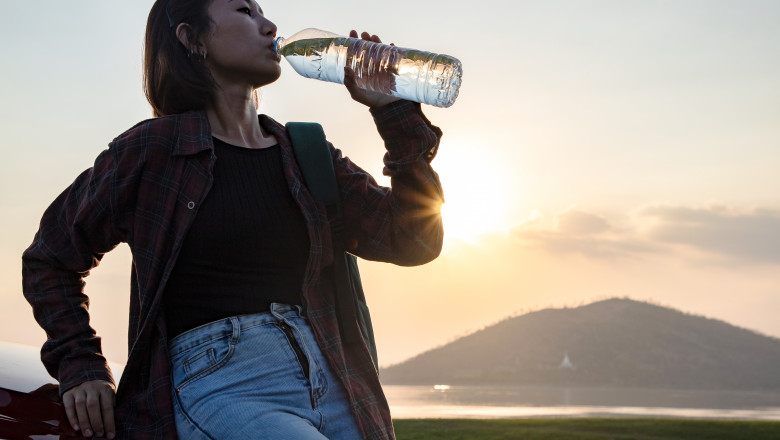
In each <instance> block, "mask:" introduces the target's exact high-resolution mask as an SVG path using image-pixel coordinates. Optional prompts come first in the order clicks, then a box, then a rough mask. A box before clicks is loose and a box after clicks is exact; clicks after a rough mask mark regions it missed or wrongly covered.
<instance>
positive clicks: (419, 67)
mask: <svg viewBox="0 0 780 440" xmlns="http://www.w3.org/2000/svg"><path fill="white" fill-rule="evenodd" d="M279 53H280V54H281V55H283V56H284V57H285V58H286V59H287V61H288V62H289V63H290V65H292V67H293V68H294V69H295V71H296V72H298V73H299V74H301V75H303V76H305V77H307V78H315V79H320V80H324V81H330V82H336V83H341V84H343V83H344V67H345V66H349V67H351V68H352V69H353V70H354V71H355V73H356V76H357V81H358V86H359V87H361V88H364V89H367V90H372V91H376V92H380V93H384V94H387V95H393V96H397V97H399V98H403V99H410V100H413V101H418V102H424V103H427V104H431V105H435V106H438V107H449V106H450V105H452V103H453V102H454V101H455V98H456V97H457V95H458V88H459V86H460V80H461V75H462V71H461V65H460V62H459V61H458V60H457V59H455V58H453V57H450V56H448V55H437V54H433V53H430V52H424V51H418V50H413V49H405V48H400V47H394V46H389V45H384V44H371V43H370V42H367V41H365V40H361V39H357V38H349V37H338V38H311V39H302V40H297V41H293V42H291V43H289V44H287V45H285V46H283V47H282V48H281V49H280V50H279Z"/></svg>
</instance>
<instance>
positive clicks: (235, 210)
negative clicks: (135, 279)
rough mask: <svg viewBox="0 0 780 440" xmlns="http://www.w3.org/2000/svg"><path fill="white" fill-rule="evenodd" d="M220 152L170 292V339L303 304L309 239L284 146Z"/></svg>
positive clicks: (221, 145)
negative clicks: (290, 181)
mask: <svg viewBox="0 0 780 440" xmlns="http://www.w3.org/2000/svg"><path fill="white" fill-rule="evenodd" d="M214 147H215V154H216V156H217V161H216V164H215V165H214V182H213V184H212V187H211V189H210V190H209V193H208V195H207V196H206V199H205V200H204V201H203V203H202V204H201V206H200V208H199V210H198V213H197V215H196V217H195V220H194V222H193V224H192V227H191V228H190V230H189V231H188V233H187V236H186V237H185V240H184V244H183V245H182V249H181V253H180V254H179V256H178V259H177V261H176V265H175V267H174V269H173V272H172V274H171V277H170V279H169V280H168V283H167V284H166V288H165V293H164V298H163V302H164V310H165V320H166V323H167V326H168V336H169V338H173V337H174V336H176V335H178V334H180V333H183V332H185V331H187V330H190V329H192V328H195V327H197V326H200V325H202V324H206V323H209V322H212V321H215V320H218V319H221V318H226V317H229V316H235V315H243V314H250V313H258V312H263V311H267V310H268V307H269V305H270V303H272V302H280V303H285V304H301V287H302V284H303V275H304V271H305V269H306V263H307V260H308V257H309V236H308V232H307V228H306V222H305V220H304V217H303V214H302V213H301V211H300V208H299V207H298V205H297V204H296V203H295V200H293V198H292V195H291V193H290V190H289V188H288V186H287V181H286V180H285V177H284V170H283V167H282V158H281V150H280V147H279V145H275V146H273V147H269V148H262V149H249V148H242V147H237V146H233V145H230V144H227V143H225V142H222V141H220V140H219V139H216V138H214Z"/></svg>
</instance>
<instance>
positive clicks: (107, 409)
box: [99, 386, 116, 439]
mask: <svg viewBox="0 0 780 440" xmlns="http://www.w3.org/2000/svg"><path fill="white" fill-rule="evenodd" d="M114 399H115V393H114V389H113V388H112V387H110V386H109V387H105V388H103V390H102V391H101V393H100V409H101V411H102V412H103V428H104V429H105V431H104V432H105V434H106V437H107V438H109V439H113V438H114V436H115V435H116V434H115V433H116V424H115V423H114ZM99 435H102V434H99Z"/></svg>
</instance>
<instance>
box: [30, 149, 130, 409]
mask: <svg viewBox="0 0 780 440" xmlns="http://www.w3.org/2000/svg"><path fill="white" fill-rule="evenodd" d="M115 163H116V162H115V160H114V158H113V156H112V151H110V150H105V151H104V152H103V153H101V154H100V155H99V156H98V158H97V159H96V161H95V164H94V166H93V167H92V168H90V169H88V170H86V171H84V172H83V173H82V174H81V175H79V176H78V177H77V178H76V180H75V181H74V182H73V183H72V184H71V186H70V187H68V188H67V189H66V190H65V191H64V192H63V193H62V194H60V195H59V196H58V197H57V198H56V199H55V200H54V202H53V203H52V204H51V205H50V206H49V208H48V209H47V210H46V211H45V213H44V215H43V217H42V219H41V223H40V228H39V230H38V232H37V233H36V234H35V238H34V240H33V243H32V244H31V245H30V247H29V248H27V250H26V251H25V252H24V254H23V255H22V285H23V291H24V296H25V298H26V299H27V301H28V302H29V303H30V305H31V306H32V309H33V314H34V315H35V319H36V320H37V321H38V323H39V324H40V326H41V327H42V328H43V329H44V330H45V331H46V336H47V340H46V343H45V344H44V345H43V348H42V349H41V360H42V361H43V364H44V366H45V367H46V369H47V371H48V372H49V374H51V375H52V377H55V378H56V379H57V380H58V381H59V383H60V394H62V393H64V392H65V391H67V390H68V389H70V388H72V387H74V386H76V385H79V384H81V383H83V382H85V381H89V380H106V381H109V382H111V383H113V377H112V375H111V371H110V369H109V367H108V364H107V362H106V359H105V357H104V356H103V354H102V350H101V343H100V338H99V337H98V336H97V335H96V333H95V331H94V330H93V329H92V327H90V325H89V312H88V310H89V298H87V296H86V295H85V294H84V285H85V283H84V278H85V277H86V276H87V275H88V274H89V271H90V270H91V269H93V268H94V267H96V266H97V265H98V263H99V262H100V260H101V258H102V257H103V254H105V253H106V252H108V251H109V250H111V249H113V248H114V247H115V246H116V245H117V244H118V243H119V237H118V234H117V233H116V229H115V228H114V227H113V221H112V215H111V212H112V209H111V205H112V194H111V189H112V186H113V183H114V174H115V168H116V166H115Z"/></svg>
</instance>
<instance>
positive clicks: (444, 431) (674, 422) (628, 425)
mask: <svg viewBox="0 0 780 440" xmlns="http://www.w3.org/2000/svg"><path fill="white" fill-rule="evenodd" d="M393 424H394V426H395V432H396V436H397V438H398V440H437V439H447V440H509V439H512V440H515V439H522V440H606V439H609V440H740V439H744V440H780V422H753V421H726V420H689V419H650V418H641V419H629V418H614V419H608V418H570V419H504V420H474V419H421V420H395V421H394V423H393Z"/></svg>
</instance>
